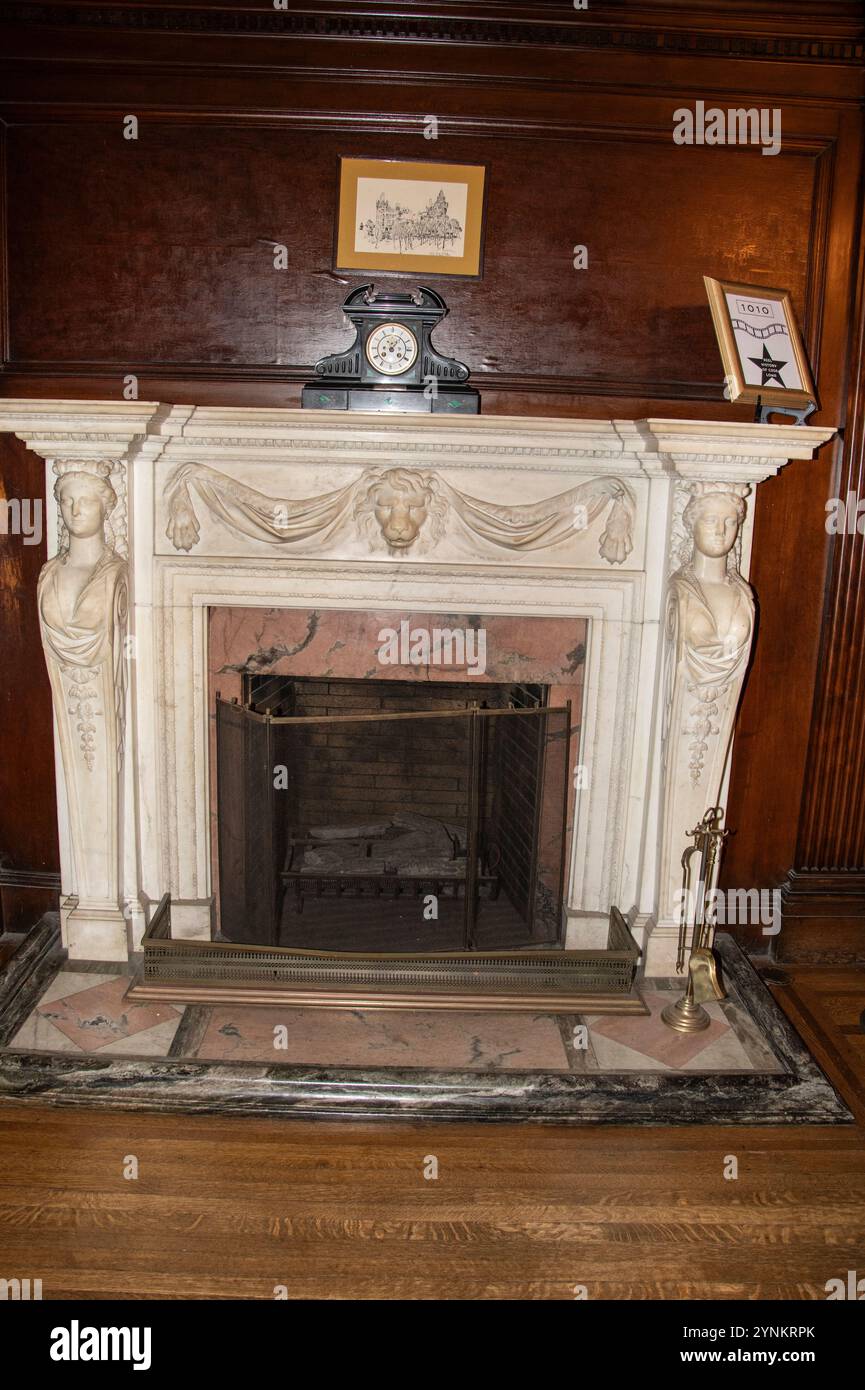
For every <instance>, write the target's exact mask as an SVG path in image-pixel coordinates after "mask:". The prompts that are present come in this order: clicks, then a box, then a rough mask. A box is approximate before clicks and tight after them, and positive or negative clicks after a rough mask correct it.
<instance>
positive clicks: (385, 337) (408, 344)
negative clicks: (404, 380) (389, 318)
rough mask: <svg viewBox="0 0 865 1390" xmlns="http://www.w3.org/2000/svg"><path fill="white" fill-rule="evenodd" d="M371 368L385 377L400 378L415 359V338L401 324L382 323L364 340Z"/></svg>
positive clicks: (408, 329)
mask: <svg viewBox="0 0 865 1390" xmlns="http://www.w3.org/2000/svg"><path fill="white" fill-rule="evenodd" d="M366 356H367V361H368V362H369V364H370V366H371V367H374V368H375V370H376V371H377V372H382V373H383V374H384V375H385V376H402V373H403V372H407V371H408V370H409V368H410V367H411V366H412V365H413V364H414V360H415V358H416V357H417V338H416V337H415V335H414V334H413V333H412V331H411V329H410V328H406V327H405V326H404V325H403V324H401V323H383V324H382V325H381V327H380V328H376V329H375V331H374V332H372V333H370V335H369V337H368V338H367V340H366Z"/></svg>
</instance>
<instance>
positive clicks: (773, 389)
mask: <svg viewBox="0 0 865 1390" xmlns="http://www.w3.org/2000/svg"><path fill="white" fill-rule="evenodd" d="M703 281H704V284H705V286H706V293H707V295H708V296H709V307H710V309H711V311H712V322H713V323H714V325H715V335H716V337H717V339H718V347H719V349H720V352H721V361H722V362H723V364H724V378H725V381H726V385H727V394H728V395H729V399H730V400H731V401H762V403H763V405H767V406H768V405H774V406H790V407H791V408H794V409H795V408H797V407H801V406H806V405H808V404H809V403H810V402H812V401H813V402H815V403H816V402H817V392H816V390H815V388H814V379H813V377H812V375H811V367H810V365H809V363H808V357H807V354H806V352H805V347H804V344H803V342H802V335H801V333H800V331H799V324H798V322H797V320H796V314H795V311H794V309H793V301H792V298H791V295H790V291H789V290H778V289H769V288H767V287H766V286H765V285H740V284H737V283H736V282H734V281H730V280H713V279H712V278H711V276H709V275H704V276H703ZM751 349H753V351H752V350H751ZM785 378H786V379H785Z"/></svg>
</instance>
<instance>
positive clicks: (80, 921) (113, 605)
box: [38, 460, 128, 959]
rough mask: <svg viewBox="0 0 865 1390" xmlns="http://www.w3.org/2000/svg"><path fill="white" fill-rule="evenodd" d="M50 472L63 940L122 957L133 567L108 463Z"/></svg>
mask: <svg viewBox="0 0 865 1390" xmlns="http://www.w3.org/2000/svg"><path fill="white" fill-rule="evenodd" d="M54 471H55V473H56V474H57V475H58V476H57V482H56V483H55V485H54V496H55V498H56V499H57V504H58V507H59V509H60V515H61V517H62V520H63V525H64V528H65V533H66V537H67V538H68V540H67V544H66V545H64V546H63V547H62V548H61V550H60V552H59V554H58V555H56V556H55V557H54V559H52V560H49V561H48V562H47V564H46V565H44V566H43V568H42V572H41V574H40V576H39V587H38V604H39V621H40V627H41V632H42V646H43V650H44V653H45V662H46V665H47V667H48V675H49V678H50V681H51V692H52V696H53V701H54V713H55V716H56V721H57V728H58V732H59V738H60V748H61V754H62V760H63V773H64V780H65V783H66V800H67V805H68V811H69V817H70V821H71V829H72V845H73V855H74V874H75V882H74V885H72V884H66V883H64V885H63V888H64V893H66V894H70V893H71V894H72V895H73V896H74V897H76V898H77V899H78V902H77V906H76V907H75V909H74V911H73V912H72V914H71V916H70V919H69V923H68V924H67V932H68V937H69V939H68V941H67V944H68V945H69V948H70V953H71V954H72V955H78V956H85V955H87V954H88V950H89V951H90V954H92V955H98V956H99V957H100V958H102V959H106V958H115V959H125V957H126V922H125V920H124V916H123V912H122V908H121V905H120V897H121V877H120V874H121V829H120V827H121V822H122V802H121V771H122V760H123V731H124V723H125V703H126V650H125V636H126V618H127V607H128V595H127V567H126V563H125V561H124V560H123V559H122V558H121V557H120V556H119V555H118V554H117V553H116V551H115V549H114V546H113V544H112V543H110V542H109V540H108V539H107V538H106V530H107V529H109V528H107V527H106V521H107V520H108V517H109V516H110V514H111V512H112V511H113V509H114V507H115V506H116V505H117V496H116V493H115V491H114V488H113V487H112V485H111V483H110V481H109V474H110V471H111V465H110V464H109V463H102V462H89V461H88V462H82V461H80V460H69V461H58V462H56V463H55V464H54ZM96 946H98V947H99V948H100V949H99V950H91V949H90V948H91V947H96ZM106 947H107V948H108V949H109V950H110V952H111V955H110V956H106V950H105V948H106Z"/></svg>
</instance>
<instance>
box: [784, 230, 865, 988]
mask: <svg viewBox="0 0 865 1390" xmlns="http://www.w3.org/2000/svg"><path fill="white" fill-rule="evenodd" d="M855 304H856V317H855V324H854V333H853V343H852V351H851V372H850V387H849V408H848V413H847V419H848V428H847V435H846V440H845V448H844V451H843V454H842V456H841V458H840V465H839V468H838V469H837V471H836V473H835V475H834V477H833V479H832V494H833V495H834V496H836V497H841V498H844V499H846V498H847V497H848V495H849V494H851V493H852V494H853V495H854V496H855V497H856V498H860V497H865V254H863V253H862V250H861V249H860V258H859V266H858V274H857V280H856V285H855ZM829 545H830V564H829V576H828V584H827V592H826V610H825V619H824V624H823V639H822V644H821V650H820V659H819V662H818V670H817V682H816V689H815V698H814V710H813V717H812V720H811V727H810V738H809V744H808V760H807V763H806V767H805V775H804V778H803V788H802V803H801V814H800V818H799V827H798V836H797V843H796V855H795V859H794V861H793V870H792V871H791V873H790V874H789V875H788V877H787V879H786V881H785V883H784V909H783V930H782V932H781V935H780V937H779V939H778V952H777V953H778V957H779V959H782V960H799V961H801V960H805V961H809V960H815V959H816V960H821V961H827V960H831V961H841V962H846V961H851V960H865V538H863V536H862V535H860V534H859V533H858V532H854V534H852V535H850V534H841V535H837V536H833V537H832V538H831V540H830V542H829Z"/></svg>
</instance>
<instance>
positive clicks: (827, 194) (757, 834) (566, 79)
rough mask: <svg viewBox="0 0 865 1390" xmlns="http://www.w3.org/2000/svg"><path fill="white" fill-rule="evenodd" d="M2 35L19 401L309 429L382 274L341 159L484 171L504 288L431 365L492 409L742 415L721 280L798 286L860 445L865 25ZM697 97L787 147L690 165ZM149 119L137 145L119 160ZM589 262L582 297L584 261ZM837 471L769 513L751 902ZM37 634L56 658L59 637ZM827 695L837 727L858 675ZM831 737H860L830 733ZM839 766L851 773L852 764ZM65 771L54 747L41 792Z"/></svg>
mask: <svg viewBox="0 0 865 1390" xmlns="http://www.w3.org/2000/svg"><path fill="white" fill-rule="evenodd" d="M27 21H29V22H27ZM4 23H5V25H6V28H5V29H4V30H3V31H2V33H0V47H3V49H4V51H5V54H6V56H5V58H3V59H0V80H2V96H0V117H2V119H3V120H4V121H5V123H6V126H7V131H6V134H7V137H8V141H7V143H8V160H7V164H8V191H9V235H8V263H9V267H10V272H11V279H12V285H13V288H12V292H11V301H10V309H9V323H8V328H9V333H8V345H7V347H6V349H5V354H4V369H3V372H2V375H0V391H2V393H4V394H7V395H23V396H39V395H43V396H61V397H62V396H69V397H108V398H119V397H120V394H121V390H122V378H123V376H125V375H126V374H127V373H129V372H134V373H136V375H138V377H139V394H140V395H141V396H142V397H147V398H151V399H163V400H166V401H187V402H191V403H196V402H202V403H214V404H216V403H225V404H231V403H238V404H240V403H242V404H275V405H296V404H298V403H299V388H300V384H301V382H302V381H303V380H304V379H305V377H306V376H307V374H308V372H309V369H310V367H311V365H312V363H313V362H314V360H315V359H316V357H317V356H318V355H320V354H321V353H323V352H325V351H331V350H334V349H337V348H338V347H339V346H340V345H341V344H342V343H344V342H346V341H347V339H348V333H347V331H346V328H345V325H344V322H343V320H342V316H341V313H340V309H339V305H340V303H341V301H342V299H343V297H344V295H345V293H346V290H347V287H348V285H349V284H357V283H360V282H361V280H362V279H363V278H365V277H360V276H358V277H351V279H349V278H348V277H340V276H336V275H334V273H333V271H332V269H331V265H332V257H331V247H332V229H333V219H334V212H335V207H334V199H335V186H336V157H337V155H338V154H340V153H345V154H365V155H389V156H397V157H405V158H424V157H434V158H436V159H444V160H449V159H453V160H456V161H459V160H469V161H473V160H483V161H484V162H486V163H487V164H488V166H489V180H490V181H489V205H488V221H487V239H486V263H485V275H484V278H483V279H482V280H480V281H477V282H460V281H441V282H439V284H440V286H441V288H442V289H443V291H444V293H445V297H446V298H447V300H448V302H449V304H450V306H451V311H452V312H451V316H450V318H449V319H448V320H447V322H446V323H445V324H444V325H443V326H442V328H441V330H440V331H439V334H438V338H437V341H438V345H439V347H440V348H441V349H442V350H443V351H445V352H448V353H453V354H454V355H456V356H458V357H461V358H463V359H464V360H466V361H467V362H469V364H470V365H471V367H472V369H473V373H474V377H475V380H476V382H477V384H478V386H479V387H480V389H481V391H482V392H483V398H484V399H483V407H484V410H485V412H486V413H510V414H538V415H573V416H584V417H585V416H596V417H610V416H622V417H625V418H628V417H632V418H633V417H641V416H651V415H660V416H665V415H670V416H686V417H696V416H702V417H704V418H712V419H724V418H725V419H729V418H731V417H732V418H735V419H748V418H749V411H748V408H747V407H730V406H728V405H726V404H725V403H724V402H723V401H722V400H721V399H720V381H721V368H720V362H719V359H718V355H717V350H716V348H715V345H714V340H713V337H712V331H711V323H710V317H709V314H708V311H707V308H706V303H705V298H704V293H703V286H702V276H703V274H712V275H715V276H722V277H724V276H726V277H729V278H734V279H739V280H745V281H747V280H749V279H750V280H753V281H755V282H758V283H759V282H761V281H762V282H764V283H774V284H785V285H789V286H790V287H791V288H792V290H793V293H794V298H795V300H796V303H797V307H798V309H799V311H800V314H801V316H802V318H803V320H804V323H805V327H806V333H807V337H808V342H809V346H810V349H811V352H812V355H813V357H814V359H815V365H816V366H817V367H818V369H819V370H818V380H819V386H820V392H821V397H822V404H823V409H822V412H821V415H820V416H818V417H817V418H818V420H819V421H820V422H821V423H830V424H838V423H843V419H844V411H845V402H846V388H845V383H846V380H847V376H848V366H847V353H848V344H849V335H850V321H851V303H852V295H851V291H850V286H851V266H853V265H855V263H856V255H857V251H856V247H857V241H856V237H857V209H858V201H857V200H858V196H859V194H858V190H859V181H860V162H861V128H862V113H861V100H862V91H863V75H862V67H861V42H862V34H863V16H862V10H861V6H860V5H859V4H857V3H853V0H850V3H848V0H823V3H822V4H821V5H820V6H818V7H815V6H814V5H813V4H812V3H810V0H808V2H807V3H806V0H790V2H789V3H785V5H784V6H782V7H778V6H772V9H771V16H768V14H767V9H766V6H765V5H763V4H758V3H752V0H729V3H725V4H721V3H719V2H718V0H656V3H643V4H640V5H636V4H630V3H623V4H615V3H612V0H611V2H610V3H598V4H593V5H592V7H591V15H590V16H585V15H582V14H576V13H575V12H574V10H573V7H572V5H570V4H568V3H565V0H560V2H559V0H555V2H554V0H550V3H546V2H545V0H539V2H538V3H536V4H533V5H531V6H527V5H522V6H520V5H512V4H508V3H505V2H504V0H502V3H497V0H478V3H477V4H473V5H472V6H471V13H470V14H469V13H467V12H466V7H465V6H463V5H457V4H454V3H451V4H441V5H436V4H428V3H423V0H405V2H404V3H400V4H398V5H397V4H394V3H390V2H389V0H382V3H380V4H377V5H376V6H375V7H373V8H370V9H367V8H366V7H363V8H361V7H356V6H347V5H340V4H336V3H334V4H327V3H325V4H321V5H317V6H315V7H311V6H308V5H307V6H304V5H302V4H300V3H295V0H292V3H290V5H289V9H288V13H287V14H282V13H280V14H277V13H276V12H274V10H273V8H272V6H271V5H269V4H266V3H255V0H242V3H238V4H237V5H234V6H230V7H222V8H219V7H217V6H214V5H209V4H206V3H198V4H195V3H193V4H187V5H170V4H163V5H156V4H138V5H135V6H131V5H123V4H117V5H112V6H110V7H107V6H101V5H92V4H88V3H71V2H70V3H56V4H54V5H50V4H49V5H39V6H25V5H22V4H17V5H3V4H0V25H3V24H4ZM697 98H703V99H704V100H707V101H708V102H717V103H718V104H721V105H724V106H730V105H736V106H742V105H745V106H747V105H767V104H769V105H780V106H781V107H782V111H783V122H784V152H783V154H782V155H781V156H780V157H778V158H774V159H771V158H765V157H763V156H761V155H760V153H759V152H758V151H755V150H741V149H730V148H726V147H722V148H717V149H715V148H709V149H707V148H692V149H687V148H685V149H680V148H677V147H674V146H673V145H672V143H671V129H672V114H673V111H674V110H675V109H676V107H677V106H679V105H682V104H685V103H688V104H691V103H693V101H694V100H696V99H697ZM429 112H433V113H435V114H436V115H437V116H438V117H439V120H440V138H439V140H438V141H437V142H435V143H433V142H427V141H425V140H424V139H423V136H422V130H423V119H424V116H425V115H426V114H427V113H429ZM126 113H134V114H137V115H138V116H139V120H140V133H139V139H138V141H137V142H132V141H125V140H123V138H122V133H121V118H122V116H123V115H124V114H126ZM272 241H280V242H284V243H285V244H286V245H287V246H288V247H289V251H290V267H289V269H288V270H286V271H275V270H274V269H273V268H272V252H271V248H270V246H269V245H268V243H269V242H272ZM576 243H585V244H586V245H587V246H588V247H589V263H590V269H589V270H588V271H585V272H578V271H575V270H574V269H573V267H572V247H573V246H574V245H575V244H576ZM839 457H840V448H834V447H830V448H828V449H826V450H824V451H823V453H822V456H821V458H820V459H819V460H818V461H817V462H816V463H798V464H792V465H790V466H789V467H787V468H785V469H784V470H783V471H782V472H781V474H780V475H779V476H778V477H777V478H775V479H772V480H770V481H768V482H767V483H765V484H764V485H762V487H761V489H760V496H759V500H758V502H757V506H756V542H757V544H756V552H755V558H754V564H753V568H752V576H751V577H752V582H753V584H754V586H755V589H756V591H757V596H758V601H759V604H760V626H759V633H758V642H757V647H756V652H755V657H754V662H753V667H752V670H751V672H750V675H749V680H748V684H747V688H746V692H745V697H744V701H743V706H742V711H741V715H740V720H739V733H738V742H737V750H736V755H735V760H734V770H733V780H732V786H731V792H730V798H729V806H728V821H729V823H730V824H731V825H732V826H733V827H734V828H735V830H736V832H737V833H736V835H735V836H734V837H733V838H732V840H731V843H730V847H729V851H728V855H727V864H726V869H725V872H726V875H727V881H728V883H729V884H730V885H731V886H740V885H741V886H759V887H764V886H775V885H777V884H779V883H781V882H782V881H783V880H784V877H785V875H786V874H787V872H788V870H789V869H790V867H791V865H792V866H795V867H796V868H797V872H798V871H799V868H800V867H801V865H800V859H799V858H797V852H796V843H797V834H798V824H799V807H800V804H802V797H803V787H804V786H805V781H806V772H805V767H806V759H807V758H808V757H809V756H811V757H812V761H813V757H814V750H813V749H812V753H811V754H810V755H809V728H810V719H811V710H812V705H813V702H814V697H815V676H816V673H817V669H818V651H819V643H820V631H821V618H822V612H823V603H824V582H825V575H826V565H827V558H828V549H829V548H828V539H827V537H826V533H825V529H824V526H823V520H824V504H825V500H826V498H827V496H829V495H832V494H833V492H834V491H835V489H836V488H837V487H838V486H840V483H838V482H836V481H834V478H835V475H834V473H833V469H838V468H840V467H842V465H841V464H840V463H838V461H837V460H838V458H839ZM843 466H844V467H847V465H846V464H845V465H843ZM839 476H840V475H839ZM851 476H852V475H851ZM834 563H835V561H833V564H834ZM834 572H835V571H834V570H833V574H834ZM34 578H35V575H33V576H30V580H29V582H30V583H31V585H32V581H33V579H34ZM833 583H835V585H836V588H837V589H838V592H839V593H840V591H841V588H843V585H842V584H841V581H840V580H838V581H836V580H833ZM31 601H32V593H31ZM851 640H854V643H859V644H860V647H859V649H860V650H861V637H860V636H856V638H855V639H851ZM28 641H29V643H30V646H29V648H28V650H29V653H30V657H31V665H32V664H33V661H34V654H35V659H38V661H39V662H41V655H40V654H39V651H38V647H37V646H35V645H34V642H35V629H34V630H33V631H32V632H31V635H30V638H29V639H28ZM827 653H828V648H827ZM39 670H40V674H41V665H40V666H39ZM827 670H831V671H832V672H834V673H835V674H833V676H832V680H833V681H835V683H836V686H835V688H836V701H837V700H840V699H841V698H842V695H843V687H844V684H845V682H846V681H848V678H852V676H853V674H854V663H853V656H852V655H850V656H848V658H847V664H846V665H839V664H838V660H837V659H835V658H833V659H832V661H831V662H830V663H829V666H828V667H827ZM21 679H22V678H21V677H20V676H19V680H21ZM17 688H18V689H19V693H20V692H21V691H23V686H19V687H17ZM782 692H783V693H782ZM848 715H849V717H850V718H851V719H852V720H853V724H855V718H854V716H853V715H850V714H849V711H848ZM845 717H848V716H845ZM44 718H45V719H47V709H46V710H45V711H44ZM821 721H822V722H821ZM818 723H819V724H820V727H823V726H824V725H825V727H826V728H829V727H836V726H837V708H835V707H833V709H831V710H830V709H828V707H827V710H826V713H825V715H824V714H820V713H818ZM45 727H46V729H48V730H49V731H50V721H49V722H48V724H46V726H45ZM818 741H819V738H818ZM823 742H824V743H825V752H824V754H823V757H824V761H825V760H826V759H828V758H830V757H834V758H836V759H837V757H838V752H839V747H840V745H839V744H838V741H837V740H836V741H835V742H834V743H832V744H831V748H830V744H829V743H828V742H826V740H825V738H824V739H823ZM48 749H49V740H48V738H47V735H46V739H45V743H44V747H43V754H42V763H40V764H36V766H37V767H38V768H39V772H40V776H42V775H43V773H44V778H43V780H44V779H45V778H50V766H49V762H48V761H46V760H47V759H48ZM814 766H815V767H816V764H814ZM808 775H811V773H809V774H808ZM814 775H819V776H821V777H822V776H823V773H822V772H819V773H815V774H814ZM46 785H47V783H46ZM816 814H817V812H816V809H815V811H814V815H816ZM822 814H823V813H822V812H821V815H822ZM839 815H840V812H839ZM819 823H820V825H822V826H823V827H824V830H826V833H829V831H828V827H829V826H830V823H831V824H835V825H836V826H838V827H840V821H837V820H836V821H835V822H831V817H830V818H829V819H827V818H826V816H825V815H823V819H822V820H821V821H820V822H819ZM832 833H834V832H832ZM827 852H828V851H827ZM809 853H810V851H809ZM19 857H20V856H19ZM824 857H825V856H824ZM19 867H22V868H36V867H38V864H36V863H33V864H31V863H29V862H26V855H25V856H24V859H22V860H21V862H20V864H19ZM809 901H810V900H809Z"/></svg>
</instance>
